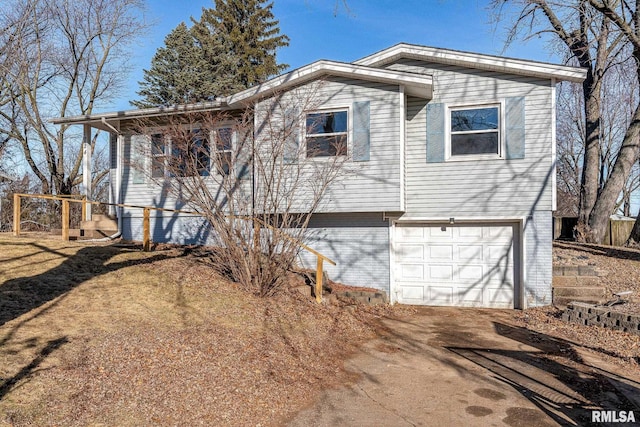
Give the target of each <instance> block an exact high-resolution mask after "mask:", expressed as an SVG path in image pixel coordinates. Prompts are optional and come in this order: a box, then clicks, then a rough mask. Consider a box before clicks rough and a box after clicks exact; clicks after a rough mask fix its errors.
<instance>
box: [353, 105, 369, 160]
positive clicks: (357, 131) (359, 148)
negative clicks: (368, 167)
mask: <svg viewBox="0 0 640 427" xmlns="http://www.w3.org/2000/svg"><path fill="white" fill-rule="evenodd" d="M370 104H371V103H370V102H369V101H360V102H354V103H353V160H354V161H356V162H366V161H368V160H369V157H370V151H371V122H370V121H371V119H370V115H371V112H370V108H371V107H370Z"/></svg>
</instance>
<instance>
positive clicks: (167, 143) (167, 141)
mask: <svg viewBox="0 0 640 427" xmlns="http://www.w3.org/2000/svg"><path fill="white" fill-rule="evenodd" d="M222 127H230V126H221V128H222ZM183 128H186V126H185V127H183ZM188 130H189V131H191V132H193V131H196V130H202V129H201V128H200V126H198V125H191V126H188ZM145 134H146V135H147V138H148V141H149V142H148V143H149V145H148V147H149V148H148V150H149V151H148V153H149V155H148V156H145V157H146V158H147V159H148V161H149V164H148V166H147V167H148V168H149V169H147V170H148V171H149V172H150V173H149V177H150V178H151V179H152V180H153V179H170V178H185V177H186V176H182V175H172V174H171V171H170V170H169V168H168V166H169V164H168V162H169V157H170V156H173V141H172V140H171V137H169V136H168V135H167V133H166V129H165V128H163V127H157V128H153V129H150V130H148V131H146V132H145ZM154 135H160V136H161V138H162V142H163V147H164V151H163V152H162V153H159V154H154V152H153V136H154ZM212 136H213V135H211V134H209V135H207V137H208V138H209V164H208V165H207V167H208V170H209V173H208V174H207V175H200V176H201V177H203V178H206V177H207V176H210V175H212V174H213V173H212V167H211V166H212V161H211V154H212V151H211V150H212V146H211V145H212V141H213V139H212ZM157 157H163V158H164V160H163V162H162V167H163V169H162V175H159V176H154V175H153V168H154V160H155V158H157ZM147 167H145V169H146V168H147Z"/></svg>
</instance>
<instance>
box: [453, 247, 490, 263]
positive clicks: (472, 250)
mask: <svg viewBox="0 0 640 427" xmlns="http://www.w3.org/2000/svg"><path fill="white" fill-rule="evenodd" d="M483 255H484V254H483V250H482V245H458V260H460V261H467V262H480V263H481V262H482V260H483V259H484V256H483Z"/></svg>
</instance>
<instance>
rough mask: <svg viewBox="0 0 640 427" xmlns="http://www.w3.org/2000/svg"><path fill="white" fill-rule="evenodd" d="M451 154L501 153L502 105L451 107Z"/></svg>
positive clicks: (497, 154)
mask: <svg viewBox="0 0 640 427" xmlns="http://www.w3.org/2000/svg"><path fill="white" fill-rule="evenodd" d="M450 114H451V115H450V119H451V120H450V123H451V128H450V138H451V139H450V141H451V152H450V154H451V156H452V157H453V156H468V155H482V156H484V155H495V156H499V155H500V145H501V144H500V107H499V106H498V105H495V106H482V107H471V108H452V109H450Z"/></svg>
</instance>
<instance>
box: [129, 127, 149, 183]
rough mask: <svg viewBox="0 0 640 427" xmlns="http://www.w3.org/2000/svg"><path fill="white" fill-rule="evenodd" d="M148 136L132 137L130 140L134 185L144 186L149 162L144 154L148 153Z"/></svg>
mask: <svg viewBox="0 0 640 427" xmlns="http://www.w3.org/2000/svg"><path fill="white" fill-rule="evenodd" d="M148 140H149V139H148V138H147V136H146V135H131V137H130V139H129V154H130V156H129V159H130V164H129V170H130V173H131V175H132V176H133V183H134V184H144V175H145V170H146V165H147V162H146V161H145V160H146V159H145V158H144V153H145V152H147V151H148V150H146V148H147V147H146V145H147V142H148Z"/></svg>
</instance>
